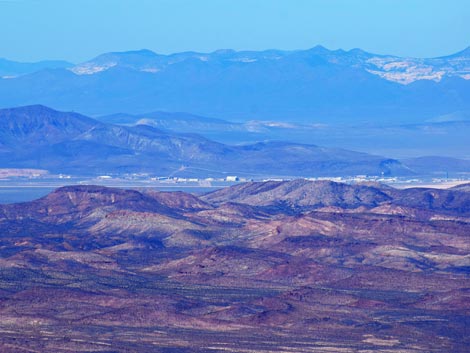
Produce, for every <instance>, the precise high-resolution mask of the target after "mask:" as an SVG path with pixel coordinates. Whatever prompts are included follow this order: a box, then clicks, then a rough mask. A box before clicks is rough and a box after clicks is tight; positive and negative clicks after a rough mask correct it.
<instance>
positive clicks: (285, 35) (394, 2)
mask: <svg viewBox="0 0 470 353" xmlns="http://www.w3.org/2000/svg"><path fill="white" fill-rule="evenodd" d="M0 36H1V37H0V58H1V57H3V58H8V59H10V60H17V61H38V60H44V59H64V60H68V61H71V62H74V63H78V62H82V61H85V60H88V59H91V58H93V57H95V56H97V55H99V54H102V53H104V52H110V51H127V50H138V49H143V48H145V49H150V50H153V51H155V52H158V53H162V54H169V53H174V52H181V51H200V52H210V51H214V50H217V49H221V48H224V49H227V48H230V49H235V50H263V49H284V50H294V49H307V48H311V47H314V46H316V45H323V46H325V47H327V48H329V49H340V48H341V49H344V50H349V49H352V48H361V49H364V50H367V51H370V52H373V53H378V54H394V55H399V56H414V57H436V56H443V55H448V54H452V53H455V52H457V51H460V50H462V49H464V48H466V47H468V46H470V1H469V0H445V1H444V0H439V1H437V0H0Z"/></svg>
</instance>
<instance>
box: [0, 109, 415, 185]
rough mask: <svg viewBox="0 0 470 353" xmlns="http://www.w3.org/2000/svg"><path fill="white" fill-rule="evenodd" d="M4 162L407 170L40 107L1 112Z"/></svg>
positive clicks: (188, 169)
mask: <svg viewBox="0 0 470 353" xmlns="http://www.w3.org/2000/svg"><path fill="white" fill-rule="evenodd" d="M0 163H1V165H2V166H3V167H9V168H40V169H47V170H50V171H53V172H57V173H64V172H67V173H74V174H79V175H84V174H87V175H90V174H92V175H93V174H97V173H129V172H149V173H154V174H157V175H160V176H167V175H175V174H177V175H186V176H187V175H193V176H202V175H203V176H221V175H226V174H236V175H244V176H255V175H263V176H269V175H276V176H301V175H303V176H321V175H356V174H373V175H381V174H383V175H402V174H407V173H408V174H409V173H410V170H409V169H408V168H407V167H405V166H403V165H402V164H401V163H400V162H398V161H397V160H393V159H388V158H384V157H380V156H375V155H370V154H366V153H359V152H353V151H348V150H343V149H335V148H323V147H318V146H315V145H306V144H298V143H289V142H259V143H256V144H247V145H237V146H234V145H225V144H222V143H218V142H214V141H211V140H208V139H206V138H204V137H202V136H199V135H196V134H178V133H175V132H171V131H164V130H159V129H156V128H153V127H151V126H148V125H135V126H120V125H113V124H106V123H103V122H99V121H97V120H94V119H92V118H89V117H86V116H83V115H80V114H77V113H63V112H58V111H56V110H52V109H50V108H47V107H44V106H40V105H36V106H27V107H21V108H14V109H4V110H0Z"/></svg>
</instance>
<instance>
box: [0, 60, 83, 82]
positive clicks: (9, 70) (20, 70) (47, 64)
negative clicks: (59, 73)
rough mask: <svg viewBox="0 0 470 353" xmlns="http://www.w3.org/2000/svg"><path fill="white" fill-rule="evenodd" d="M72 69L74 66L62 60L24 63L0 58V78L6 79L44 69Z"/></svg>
mask: <svg viewBox="0 0 470 353" xmlns="http://www.w3.org/2000/svg"><path fill="white" fill-rule="evenodd" d="M73 67H74V65H73V64H72V63H69V62H67V61H62V60H46V61H39V62H34V63H24V62H17V61H11V60H7V59H3V58H0V77H1V78H4V79H5V78H7V79H8V78H14V77H17V76H21V75H27V74H31V73H33V72H36V71H40V70H45V69H71V68H73Z"/></svg>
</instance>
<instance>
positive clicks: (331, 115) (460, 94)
mask: <svg viewBox="0 0 470 353" xmlns="http://www.w3.org/2000/svg"><path fill="white" fill-rule="evenodd" d="M468 52H469V51H468V49H466V50H463V51H461V52H459V53H456V54H454V55H450V56H447V57H441V58H433V59H416V58H399V57H396V56H392V55H376V54H371V53H367V52H364V51H362V50H360V49H353V50H350V51H343V50H328V49H326V48H323V47H321V46H318V47H314V48H312V49H309V50H298V51H281V50H268V51H261V52H247V51H242V52H236V51H232V50H219V51H215V52H213V53H208V54H205V53H194V52H185V53H179V54H172V55H159V54H156V53H154V52H152V51H149V50H141V51H132V52H122V53H107V54H103V55H100V56H98V57H96V58H95V59H92V60H90V61H87V62H85V63H81V64H79V65H76V66H74V67H72V68H57V67H56V68H52V67H51V68H49V69H45V70H41V71H37V72H34V73H31V74H25V75H20V76H17V77H16V78H8V79H1V80H0V106H3V107H7V106H14V105H27V104H37V103H40V104H45V105H49V106H54V107H57V108H59V109H64V110H77V111H81V112H84V113H87V114H92V115H97V114H112V113H116V112H124V113H145V112H149V111H159V110H161V111H186V112H191V113H194V114H198V115H203V116H210V117H219V118H224V119H235V120H243V121H247V120H282V121H297V122H312V121H313V122H339V121H341V122H344V121H366V120H369V121H371V120H372V121H381V122H383V121H388V122H390V121H393V122H397V121H401V122H403V121H407V122H412V121H413V122H422V121H424V120H426V119H432V118H436V117H438V116H442V115H445V114H453V113H456V112H464V114H467V113H468V111H470V105H469V104H470V103H468V102H470V96H469V92H470V89H469V85H470V81H468V80H467V79H468V78H469V77H470V76H469V75H470V57H469V54H468ZM467 115H468V114H467Z"/></svg>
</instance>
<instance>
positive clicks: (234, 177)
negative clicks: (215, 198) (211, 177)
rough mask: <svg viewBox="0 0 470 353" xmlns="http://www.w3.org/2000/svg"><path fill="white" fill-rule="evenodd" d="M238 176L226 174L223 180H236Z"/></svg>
mask: <svg viewBox="0 0 470 353" xmlns="http://www.w3.org/2000/svg"><path fill="white" fill-rule="evenodd" d="M238 180H239V179H238V177H237V176H235V175H228V176H227V177H226V178H225V181H232V182H233V181H238Z"/></svg>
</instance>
